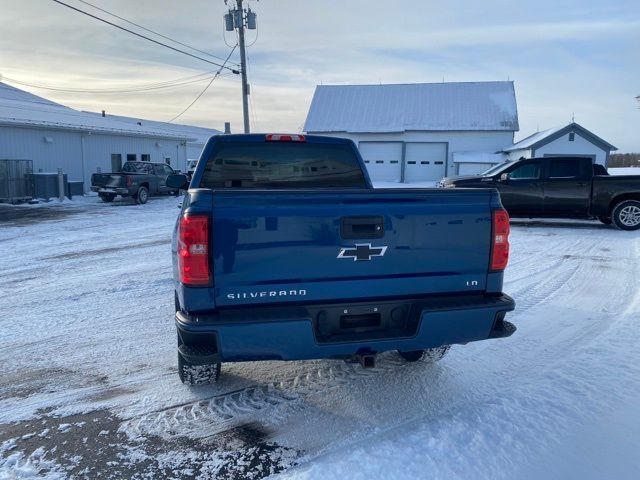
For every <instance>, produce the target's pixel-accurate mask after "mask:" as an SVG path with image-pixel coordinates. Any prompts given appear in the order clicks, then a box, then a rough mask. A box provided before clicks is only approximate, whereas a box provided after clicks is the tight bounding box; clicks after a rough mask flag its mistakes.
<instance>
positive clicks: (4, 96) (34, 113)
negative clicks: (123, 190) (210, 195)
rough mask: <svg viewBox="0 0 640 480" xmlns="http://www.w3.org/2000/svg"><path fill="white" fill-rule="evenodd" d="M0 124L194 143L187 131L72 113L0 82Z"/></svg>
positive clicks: (69, 109)
mask: <svg viewBox="0 0 640 480" xmlns="http://www.w3.org/2000/svg"><path fill="white" fill-rule="evenodd" d="M0 124H3V125H15V126H33V127H48V128H53V129H63V130H79V131H88V132H95V133H111V134H121V135H127V136H144V137H154V138H164V139H172V140H187V141H190V140H195V138H194V137H193V136H192V135H189V134H188V133H187V132H180V131H176V130H173V131H169V130H166V129H162V128H154V127H153V126H150V127H146V126H144V125H138V124H136V123H134V122H125V121H121V120H115V119H113V118H107V117H104V118H103V117H102V116H99V115H94V114H90V113H87V112H81V111H78V110H74V109H73V108H69V107H65V106H64V105H60V104H59V103H55V102H51V101H49V100H47V99H45V98H42V97H38V96H37V95H33V94H31V93H28V92H25V91H23V90H19V89H17V88H14V87H11V86H10V85H7V84H4V83H1V82H0Z"/></svg>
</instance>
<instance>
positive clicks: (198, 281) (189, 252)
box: [178, 215, 211, 285]
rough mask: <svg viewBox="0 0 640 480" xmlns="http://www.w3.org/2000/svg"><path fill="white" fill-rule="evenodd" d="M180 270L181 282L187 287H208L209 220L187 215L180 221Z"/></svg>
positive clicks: (200, 216)
mask: <svg viewBox="0 0 640 480" xmlns="http://www.w3.org/2000/svg"><path fill="white" fill-rule="evenodd" d="M178 269H179V270H180V282H182V283H183V284H185V285H208V284H209V282H210V280H211V275H210V273H209V218H208V217H206V216H203V215H187V216H184V217H182V218H181V219H180V226H179V228H178Z"/></svg>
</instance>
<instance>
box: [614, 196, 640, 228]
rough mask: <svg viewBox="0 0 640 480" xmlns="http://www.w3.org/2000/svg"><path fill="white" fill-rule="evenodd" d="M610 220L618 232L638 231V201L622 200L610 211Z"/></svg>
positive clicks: (639, 208) (639, 207) (639, 226)
mask: <svg viewBox="0 0 640 480" xmlns="http://www.w3.org/2000/svg"><path fill="white" fill-rule="evenodd" d="M611 220H612V221H613V224H614V225H615V226H616V227H617V228H619V229H620V230H638V229H639V228H640V201H638V200H623V201H622V202H620V203H618V204H617V205H616V206H615V207H613V210H612V211H611Z"/></svg>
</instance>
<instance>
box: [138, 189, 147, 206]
mask: <svg viewBox="0 0 640 480" xmlns="http://www.w3.org/2000/svg"><path fill="white" fill-rule="evenodd" d="M147 200H149V190H148V189H147V187H140V188H139V189H138V193H136V202H138V203H139V204H140V205H144V204H145V203H147Z"/></svg>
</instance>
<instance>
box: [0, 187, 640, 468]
mask: <svg viewBox="0 0 640 480" xmlns="http://www.w3.org/2000/svg"><path fill="white" fill-rule="evenodd" d="M178 203H179V199H175V198H153V199H151V200H150V202H149V203H148V204H147V205H145V206H137V205H133V204H131V203H127V202H117V201H116V202H114V203H113V204H110V205H107V204H101V203H99V202H97V201H96V200H95V199H88V200H87V199H85V200H84V201H82V202H80V205H81V206H80V207H73V206H68V205H65V206H64V207H63V208H66V209H67V210H66V212H65V214H63V215H52V216H50V217H49V218H44V219H38V215H36V214H29V215H26V217H27V220H25V219H24V218H22V219H20V220H17V221H15V222H14V221H10V220H9V216H5V217H2V221H1V223H0V252H2V254H1V255H0V311H1V312H2V316H1V317H0V327H1V328H0V479H2V478H16V477H17V478H23V477H29V476H35V475H38V476H48V477H50V478H66V477H74V476H75V477H78V478H85V477H86V478H98V477H100V478H262V477H264V476H267V475H268V474H270V473H276V472H281V475H282V476H284V477H285V478H366V479H370V478H430V479H431V478H447V479H448V478H465V479H466V478H491V479H494V478H510V479H513V478H618V479H626V478H628V479H631V478H637V472H639V471H640V460H639V458H640V456H639V455H638V452H640V291H639V288H638V286H639V285H638V284H639V279H640V232H632V233H629V232H620V231H617V230H615V229H613V228H609V227H605V226H604V225H601V224H599V223H596V222H575V221H566V222H563V221H549V222H540V221H536V222H528V221H518V220H517V221H515V222H514V224H513V233H512V239H511V240H512V261H511V265H510V267H509V269H508V272H507V275H506V279H507V280H506V285H505V291H506V292H507V293H509V294H511V295H512V296H514V297H515V299H516V302H517V309H516V312H514V313H513V314H511V315H509V316H508V319H509V320H510V321H512V322H513V323H515V324H516V325H517V326H518V331H517V332H516V334H515V335H514V336H513V337H511V338H508V339H504V340H495V341H487V342H480V343H475V344H470V345H467V346H456V347H454V348H453V349H452V351H451V352H450V354H449V355H448V356H447V357H445V359H444V360H443V361H442V362H441V363H439V364H437V365H434V366H429V365H426V364H421V363H419V364H404V363H403V362H402V361H400V360H399V359H398V358H397V357H396V356H395V355H394V354H392V353H387V354H384V355H382V356H381V358H380V361H379V364H378V366H377V368H376V369H373V370H361V369H360V368H359V367H358V366H354V365H348V364H345V363H343V362H336V361H308V362H292V363H282V362H259V363H246V364H231V365H224V366H223V376H222V378H221V381H220V383H219V384H218V385H216V386H212V387H204V388H199V389H195V390H190V389H189V388H187V387H185V386H183V385H181V384H180V383H179V380H178V376H177V373H176V367H175V364H176V342H175V331H174V326H173V318H172V316H173V293H172V281H171V258H170V254H169V241H170V234H171V230H172V227H173V223H174V221H175V219H176V216H177V213H178V209H177V208H176V206H177V204H178ZM11 208H22V207H11ZM24 208H38V209H41V208H45V209H46V208H51V207H24ZM69 212H71V213H72V214H71V215H68V214H67V213H69ZM23 217H24V216H23Z"/></svg>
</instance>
